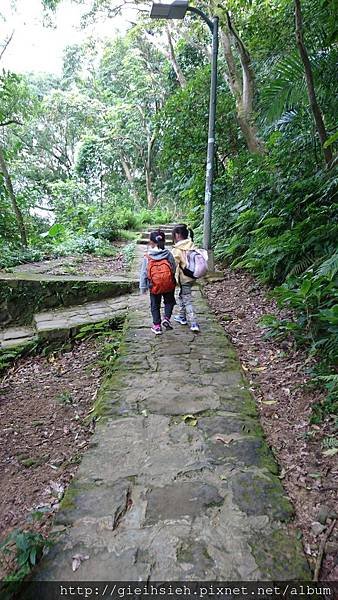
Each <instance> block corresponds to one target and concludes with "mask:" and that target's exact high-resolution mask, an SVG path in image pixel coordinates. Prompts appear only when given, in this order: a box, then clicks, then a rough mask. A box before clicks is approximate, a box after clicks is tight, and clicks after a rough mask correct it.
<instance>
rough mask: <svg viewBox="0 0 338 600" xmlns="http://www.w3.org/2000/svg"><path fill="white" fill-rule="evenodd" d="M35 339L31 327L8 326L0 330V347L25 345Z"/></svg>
mask: <svg viewBox="0 0 338 600" xmlns="http://www.w3.org/2000/svg"><path fill="white" fill-rule="evenodd" d="M36 339H37V335H36V332H35V331H34V329H33V327H8V328H7V329H5V330H4V331H2V332H0V349H1V350H7V349H10V348H15V347H16V346H27V344H30V343H31V342H34V341H35V340H36Z"/></svg>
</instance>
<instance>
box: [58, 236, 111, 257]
mask: <svg viewBox="0 0 338 600" xmlns="http://www.w3.org/2000/svg"><path fill="white" fill-rule="evenodd" d="M53 254H54V256H66V255H68V254H96V256H114V255H115V254H116V249H115V248H114V247H113V246H111V245H110V243H109V242H108V241H107V240H102V239H100V238H95V237H94V236H92V235H82V236H74V237H71V238H68V239H67V240H66V241H64V242H62V243H61V244H59V245H57V246H55V248H54V250H53Z"/></svg>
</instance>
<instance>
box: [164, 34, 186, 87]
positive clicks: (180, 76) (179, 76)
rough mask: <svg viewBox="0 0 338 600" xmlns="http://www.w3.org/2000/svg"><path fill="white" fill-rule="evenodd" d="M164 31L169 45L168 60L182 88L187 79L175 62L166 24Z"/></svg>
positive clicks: (172, 45) (171, 41)
mask: <svg viewBox="0 0 338 600" xmlns="http://www.w3.org/2000/svg"><path fill="white" fill-rule="evenodd" d="M166 33H167V39H168V46H169V57H170V62H171V64H172V67H173V69H174V71H175V73H176V77H177V80H178V83H179V84H180V86H181V88H184V87H185V86H186V85H187V80H186V78H185V77H184V75H183V71H182V69H181V67H180V65H179V64H178V62H177V59H176V55H175V50H174V44H173V40H172V36H171V31H170V27H169V25H168V24H167V25H166Z"/></svg>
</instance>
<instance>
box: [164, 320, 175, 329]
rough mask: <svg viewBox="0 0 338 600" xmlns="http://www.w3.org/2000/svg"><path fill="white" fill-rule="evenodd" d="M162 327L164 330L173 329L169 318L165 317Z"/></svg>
mask: <svg viewBox="0 0 338 600" xmlns="http://www.w3.org/2000/svg"><path fill="white" fill-rule="evenodd" d="M162 327H163V328H164V329H167V330H168V329H173V326H172V324H171V323H170V319H167V317H164V319H163V321H162Z"/></svg>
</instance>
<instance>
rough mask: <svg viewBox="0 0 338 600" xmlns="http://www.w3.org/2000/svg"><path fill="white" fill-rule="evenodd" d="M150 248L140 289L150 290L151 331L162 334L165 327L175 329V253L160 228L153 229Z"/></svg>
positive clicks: (141, 277) (142, 290)
mask: <svg viewBox="0 0 338 600" xmlns="http://www.w3.org/2000/svg"><path fill="white" fill-rule="evenodd" d="M149 245H150V249H149V250H148V253H147V254H145V256H144V259H143V263H142V267H141V273H140V290H141V292H142V293H143V294H145V293H146V292H147V290H149V291H150V309H151V314H152V317H153V326H152V328H151V331H153V332H154V333H155V335H161V333H163V331H162V326H163V328H164V329H166V330H169V329H173V327H172V325H171V323H170V319H171V315H172V312H173V308H174V306H175V304H176V302H175V286H176V283H175V271H176V263H175V259H174V257H173V255H172V254H171V252H170V251H169V250H167V248H165V247H164V246H165V233H164V232H163V231H161V230H160V229H159V230H158V231H152V232H151V234H150V239H149ZM162 297H163V301H164V315H165V316H164V318H163V321H162V325H161V300H162Z"/></svg>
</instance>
